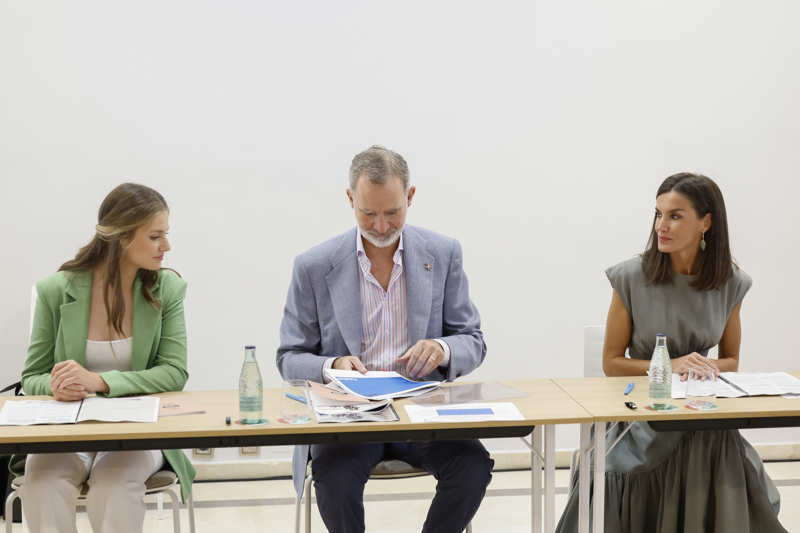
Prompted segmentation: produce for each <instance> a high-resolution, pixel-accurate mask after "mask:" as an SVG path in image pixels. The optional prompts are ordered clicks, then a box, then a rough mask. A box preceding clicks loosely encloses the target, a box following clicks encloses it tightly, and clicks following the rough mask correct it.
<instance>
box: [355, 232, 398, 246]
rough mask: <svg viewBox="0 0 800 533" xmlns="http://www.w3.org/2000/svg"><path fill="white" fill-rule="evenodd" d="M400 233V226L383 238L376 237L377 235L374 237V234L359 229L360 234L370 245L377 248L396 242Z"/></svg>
mask: <svg viewBox="0 0 800 533" xmlns="http://www.w3.org/2000/svg"><path fill="white" fill-rule="evenodd" d="M402 234H403V228H400V229H398V230H396V231H395V232H394V233H392V234H391V235H389V236H388V237H386V238H384V239H378V238H377V237H375V236H374V235H370V234H369V233H368V232H366V231H363V230H362V231H361V236H362V237H364V238H365V239H367V241H368V242H369V243H370V244H371V245H373V246H375V247H377V248H388V247H389V246H392V245H393V244H394V243H396V242H397V240H398V239H399V238H400V235H402Z"/></svg>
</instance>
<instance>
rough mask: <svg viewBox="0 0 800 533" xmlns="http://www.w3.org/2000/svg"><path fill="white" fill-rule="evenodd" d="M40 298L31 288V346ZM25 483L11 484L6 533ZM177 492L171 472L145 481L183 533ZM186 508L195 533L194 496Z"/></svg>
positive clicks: (83, 487) (83, 497)
mask: <svg viewBox="0 0 800 533" xmlns="http://www.w3.org/2000/svg"><path fill="white" fill-rule="evenodd" d="M37 298H38V294H37V292H36V285H34V286H33V287H32V288H31V313H30V323H29V325H28V344H30V337H31V334H32V333H33V317H34V314H35V313H36V299H37ZM24 483H25V476H18V477H16V478H15V479H14V480H13V481H12V482H11V489H12V490H11V494H9V495H8V497H7V498H6V507H5V517H6V533H11V525H12V522H13V520H12V519H11V516H12V510H13V507H14V500H16V499H17V498H19V499H20V502H21V501H22V497H21V496H20V494H19V489H20V488H22V485H23V484H24ZM88 490H89V486H88V485H87V484H86V483H84V484H82V485H81V493H80V496H79V497H78V502H81V501H85V500H86V493H87V492H88ZM176 490H180V486H179V485H178V476H176V475H175V473H174V472H171V471H169V470H159V471H158V472H156V473H155V474H153V475H152V476H150V477H149V478H148V479H147V481H145V494H159V495H160V494H163V493H166V494H167V496H169V499H170V502H171V504H172V524H173V529H174V531H175V533H180V531H181V522H180V499H179V498H178V494H179V492H176ZM186 507H187V510H188V511H189V531H190V532H191V533H195V524H194V500H193V499H192V494H191V493H189V498H188V499H187V500H186Z"/></svg>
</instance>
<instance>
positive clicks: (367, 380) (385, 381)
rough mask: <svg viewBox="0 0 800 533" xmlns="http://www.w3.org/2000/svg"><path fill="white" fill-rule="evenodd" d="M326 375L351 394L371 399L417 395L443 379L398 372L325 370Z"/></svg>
mask: <svg viewBox="0 0 800 533" xmlns="http://www.w3.org/2000/svg"><path fill="white" fill-rule="evenodd" d="M325 377H326V378H328V379H329V380H331V382H333V383H334V384H336V385H337V386H338V387H339V388H341V389H342V390H343V391H345V392H349V393H350V394H354V395H356V396H360V397H361V398H367V399H370V400H385V399H389V398H402V397H406V396H416V395H418V394H422V393H424V392H427V391H430V390H433V389H435V388H436V387H438V386H439V385H441V384H442V383H441V381H412V380H410V379H408V378H406V377H404V376H402V375H400V374H398V373H397V372H381V371H371V372H367V373H366V374H362V373H361V372H356V371H355V370H336V369H333V368H330V369H327V370H325Z"/></svg>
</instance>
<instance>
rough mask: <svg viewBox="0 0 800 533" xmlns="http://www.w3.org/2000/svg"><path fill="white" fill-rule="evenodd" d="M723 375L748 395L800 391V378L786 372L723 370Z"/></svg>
mask: <svg viewBox="0 0 800 533" xmlns="http://www.w3.org/2000/svg"><path fill="white" fill-rule="evenodd" d="M721 375H722V377H723V378H725V379H727V380H728V381H730V382H731V383H733V384H734V385H736V386H737V387H739V388H740V389H742V390H743V391H745V392H746V393H747V394H748V396H760V395H766V396H778V395H781V394H797V393H800V379H797V378H796V377H794V376H792V375H790V374H787V373H786V372H723V373H722V374H721Z"/></svg>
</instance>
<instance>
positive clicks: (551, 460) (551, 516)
mask: <svg viewBox="0 0 800 533" xmlns="http://www.w3.org/2000/svg"><path fill="white" fill-rule="evenodd" d="M555 513H556V427H555V426H554V425H552V424H549V425H547V426H545V427H544V531H545V533H553V532H554V531H555V530H556V522H555V521H556V517H555Z"/></svg>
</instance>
